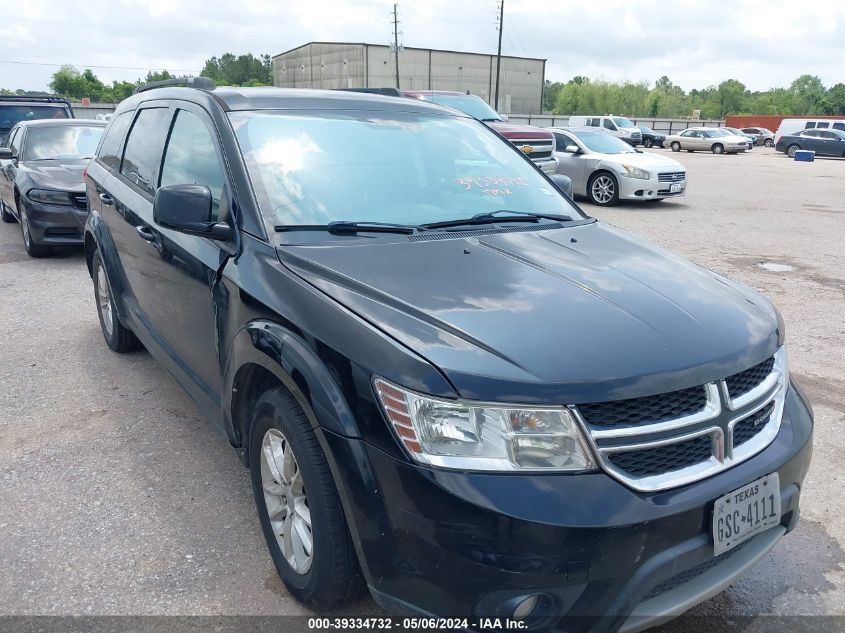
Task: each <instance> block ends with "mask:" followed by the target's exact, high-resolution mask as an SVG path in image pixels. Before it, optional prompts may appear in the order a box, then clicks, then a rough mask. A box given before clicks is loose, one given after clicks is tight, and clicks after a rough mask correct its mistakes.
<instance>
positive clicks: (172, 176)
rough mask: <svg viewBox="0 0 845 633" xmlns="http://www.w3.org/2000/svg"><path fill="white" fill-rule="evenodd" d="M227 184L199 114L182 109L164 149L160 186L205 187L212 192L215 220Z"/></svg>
mask: <svg viewBox="0 0 845 633" xmlns="http://www.w3.org/2000/svg"><path fill="white" fill-rule="evenodd" d="M224 183H225V179H224V176H223V166H222V164H221V163H220V158H219V157H218V155H217V142H216V141H215V139H214V137H213V136H212V135H211V132H209V130H208V128H207V127H206V126H205V123H203V121H202V120H201V119H200V118H199V117H198V116H197V115H195V114H193V113H191V112H188V111H187V110H180V111H179V113H178V114H177V115H176V122H175V123H174V124H173V131H172V132H171V133H170V140H169V141H168V142H167V149H165V153H164V163H163V164H162V167H161V182H160V185H161V186H162V187H164V186H166V185H205V186H206V187H208V188H209V189H210V190H211V199H212V216H213V217H212V221H216V220H217V217H218V213H219V210H220V200H221V199H222V197H223V185H224Z"/></svg>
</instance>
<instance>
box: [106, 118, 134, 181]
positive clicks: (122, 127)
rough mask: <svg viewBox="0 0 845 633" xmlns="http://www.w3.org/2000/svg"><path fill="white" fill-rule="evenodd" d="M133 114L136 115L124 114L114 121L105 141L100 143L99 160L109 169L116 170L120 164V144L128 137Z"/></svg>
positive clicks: (107, 131)
mask: <svg viewBox="0 0 845 633" xmlns="http://www.w3.org/2000/svg"><path fill="white" fill-rule="evenodd" d="M132 114H134V111H132V112H123V113H121V114H119V115H117V116H116V117H115V118H114V119H112V122H111V125H109V127H108V129H107V130H106V133H105V135H104V136H103V141H102V142H101V143H100V148H99V149H98V150H97V158H98V159H99V160H100V162H101V163H102V164H103V165H104V166H106V167H108V168H109V169H114V168H115V167H117V166H118V164H119V163H120V156H119V155H118V153H117V152H118V150H120V143H121V141H123V137H124V136H126V130H127V128H128V127H129V124H130V123H131V122H132V116H131V115H132Z"/></svg>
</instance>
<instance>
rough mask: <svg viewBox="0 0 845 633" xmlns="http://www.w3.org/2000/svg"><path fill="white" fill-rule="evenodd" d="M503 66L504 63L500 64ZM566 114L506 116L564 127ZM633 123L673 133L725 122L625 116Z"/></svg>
mask: <svg viewBox="0 0 845 633" xmlns="http://www.w3.org/2000/svg"><path fill="white" fill-rule="evenodd" d="M502 67H503V68H504V65H503V66H502ZM569 116H570V115H568V114H511V115H509V116H508V119H509V120H510V121H513V122H514V123H527V124H528V125H536V126H537V127H566V126H567V125H569ZM626 118H627V119H628V120H629V121H631V122H632V123H633V124H634V125H644V126H646V127H650V128H651V129H652V130H654V131H655V132H660V133H661V134H674V133H676V132H680V131H682V130H685V129H687V128H688V127H723V126H724V125H725V122H724V121H723V120H721V119H707V120H701V121H694V120H693V119H655V118H653V117H648V118H639V119H638V118H636V117H631V116H629V117H626Z"/></svg>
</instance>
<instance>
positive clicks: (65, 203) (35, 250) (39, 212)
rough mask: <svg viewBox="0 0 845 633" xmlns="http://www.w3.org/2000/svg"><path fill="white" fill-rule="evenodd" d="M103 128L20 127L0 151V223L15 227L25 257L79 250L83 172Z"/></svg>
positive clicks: (78, 123) (96, 124)
mask: <svg viewBox="0 0 845 633" xmlns="http://www.w3.org/2000/svg"><path fill="white" fill-rule="evenodd" d="M105 127H106V124H105V122H103V121H85V120H80V119H70V120H53V119H46V120H41V121H22V122H20V123H18V124H17V125H16V126H15V127H13V128H12V130H11V131H10V132H9V136H8V147H3V148H0V171H2V174H0V217H2V219H3V221H4V222H15V221H18V222H20V225H21V235H22V236H23V243H24V247H25V248H26V252H27V253H28V254H29V255H30V256H32V257H41V256H44V255H48V254H50V251H51V250H52V249H53V247H54V246H69V245H74V244H82V229H83V227H84V226H85V218H86V217H87V215H88V205H87V202H86V198H85V183H84V179H83V171H84V170H85V167H86V165H88V161H89V160H90V158H91V156H93V155H94V152H95V151H96V149H97V145H98V144H99V142H100V137H101V136H102V134H103V130H104V129H105Z"/></svg>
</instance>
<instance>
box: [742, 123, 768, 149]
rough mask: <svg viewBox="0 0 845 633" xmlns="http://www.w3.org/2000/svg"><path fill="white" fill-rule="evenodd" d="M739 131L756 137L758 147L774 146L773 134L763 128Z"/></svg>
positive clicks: (746, 128)
mask: <svg viewBox="0 0 845 633" xmlns="http://www.w3.org/2000/svg"><path fill="white" fill-rule="evenodd" d="M740 131H741V132H744V133H745V134H750V135H752V136H754V137H756V139H757V144H758V145H765V146H766V147H772V146H774V144H775V133H774V132H772V131H771V130H769V129H766V128H764V127H744V128H742V130H740Z"/></svg>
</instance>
